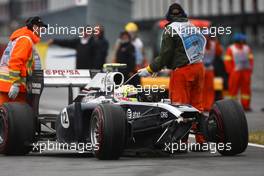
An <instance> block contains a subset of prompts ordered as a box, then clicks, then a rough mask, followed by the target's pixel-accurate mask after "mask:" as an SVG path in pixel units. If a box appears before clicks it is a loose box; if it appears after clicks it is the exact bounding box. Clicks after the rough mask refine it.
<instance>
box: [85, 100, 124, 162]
mask: <svg viewBox="0 0 264 176" xmlns="http://www.w3.org/2000/svg"><path fill="white" fill-rule="evenodd" d="M126 128H127V118H126V114H125V112H124V111H123V109H122V108H121V107H120V106H117V105H111V104H101V105H99V106H98V107H96V108H95V109H94V111H93V113H92V116H91V122H90V135H91V142H92V145H93V146H94V147H93V148H94V154H95V157H96V158H98V159H101V160H116V159H119V157H120V156H121V154H122V152H123V150H124V148H125V144H126Z"/></svg>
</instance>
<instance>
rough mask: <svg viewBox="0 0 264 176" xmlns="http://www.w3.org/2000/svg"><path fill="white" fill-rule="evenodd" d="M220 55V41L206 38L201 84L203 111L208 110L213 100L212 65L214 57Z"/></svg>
mask: <svg viewBox="0 0 264 176" xmlns="http://www.w3.org/2000/svg"><path fill="white" fill-rule="evenodd" d="M221 55H222V47H221V45H220V43H219V42H218V41H216V40H213V39H210V38H209V39H207V43H206V47H205V55H204V59H203V63H204V66H205V77H204V86H203V107H204V111H210V109H211V107H212V105H213V103H214V100H215V90H214V77H215V76H214V66H213V62H214V59H215V58H216V57H219V56H221Z"/></svg>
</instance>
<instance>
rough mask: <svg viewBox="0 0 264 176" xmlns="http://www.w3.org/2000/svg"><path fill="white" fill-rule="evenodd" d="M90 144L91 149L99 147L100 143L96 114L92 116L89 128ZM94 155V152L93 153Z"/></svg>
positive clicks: (99, 128) (99, 129) (98, 123)
mask: <svg viewBox="0 0 264 176" xmlns="http://www.w3.org/2000/svg"><path fill="white" fill-rule="evenodd" d="M90 135H91V142H92V146H93V148H95V146H98V145H100V142H101V126H100V119H99V115H98V114H94V115H93V116H92V121H91V127H90ZM93 152H94V153H95V151H93Z"/></svg>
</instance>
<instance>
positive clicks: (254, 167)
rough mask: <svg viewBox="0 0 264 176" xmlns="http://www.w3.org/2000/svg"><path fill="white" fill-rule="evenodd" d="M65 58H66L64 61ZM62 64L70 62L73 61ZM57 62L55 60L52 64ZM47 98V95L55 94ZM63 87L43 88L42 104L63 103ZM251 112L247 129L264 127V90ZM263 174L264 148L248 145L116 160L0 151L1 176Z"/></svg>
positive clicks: (256, 94)
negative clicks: (238, 150)
mask: <svg viewBox="0 0 264 176" xmlns="http://www.w3.org/2000/svg"><path fill="white" fill-rule="evenodd" d="M67 62H68V61H67ZM67 62H66V63H65V64H68V65H69V64H72V63H69V62H68V63H67ZM55 65H56V64H55ZM53 68H54V67H53ZM54 97H56V99H53V100H52V101H50V98H54ZM66 101H67V97H66V90H58V89H56V90H55V89H49V90H46V91H45V92H44V95H43V99H42V100H41V107H42V108H43V109H44V111H47V109H48V110H49V111H51V112H53V111H57V110H58V109H61V108H62V107H63V106H64V105H66ZM252 107H254V108H253V110H254V112H252V113H248V114H247V119H248V124H249V130H250V131H254V130H260V129H262V130H263V129H264V113H262V112H261V111H260V108H261V107H264V92H258V91H254V92H253V102H252ZM53 175H54V176H68V175H69V176H82V175H83V176H84V175H85V176H105V175H107V176H125V175H131V176H132V175H133V176H155V175H159V176H172V175H173V176H183V175H184V176H189V175H190V176H209V175H214V176H217V175H221V176H222V175H223V176H233V175H234V176H249V175H250V176H251V175H252V176H253V175H254V176H255V175H256V176H263V175H264V148H257V147H248V149H247V150H246V152H244V153H243V154H241V155H238V156H234V157H222V156H220V155H219V154H218V153H216V154H210V153H195V152H189V153H187V154H177V155H173V156H168V155H157V154H155V155H153V154H150V155H149V156H148V155H147V156H135V155H133V154H130V155H129V156H125V157H121V159H120V160H118V161H98V160H97V159H95V158H93V157H91V156H90V154H76V153H69V152H49V153H43V154H39V153H33V154H30V155H27V156H3V155H0V176H53Z"/></svg>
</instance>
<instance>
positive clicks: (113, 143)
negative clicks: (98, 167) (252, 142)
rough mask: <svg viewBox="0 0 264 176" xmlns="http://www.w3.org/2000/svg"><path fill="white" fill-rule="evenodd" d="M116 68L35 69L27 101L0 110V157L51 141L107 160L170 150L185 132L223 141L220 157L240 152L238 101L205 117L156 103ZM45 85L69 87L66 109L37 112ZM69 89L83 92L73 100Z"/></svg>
mask: <svg viewBox="0 0 264 176" xmlns="http://www.w3.org/2000/svg"><path fill="white" fill-rule="evenodd" d="M120 67H124V65H122V64H108V65H106V68H108V69H106V70H107V71H105V72H98V71H93V70H39V71H35V72H34V73H33V74H32V76H30V77H29V78H28V80H27V92H28V97H29V99H30V101H29V102H30V103H29V104H22V103H5V104H3V105H2V106H1V107H0V153H2V154H6V155H23V154H27V153H29V152H30V151H32V144H33V143H34V142H37V141H45V140H47V139H52V140H56V141H57V142H59V143H90V144H91V146H92V152H93V154H94V155H95V157H96V158H98V159H110V160H111V159H118V158H119V157H120V156H122V153H123V151H124V150H126V149H132V150H133V149H138V148H150V149H158V150H161V151H164V152H168V151H165V145H167V144H168V143H179V142H180V141H181V140H182V139H183V138H184V137H186V136H187V135H188V134H189V133H192V134H203V135H204V136H205V137H206V140H207V142H208V143H209V142H211V143H216V144H220V143H222V144H223V147H222V148H217V150H218V152H219V153H221V154H222V155H236V154H240V153H242V152H244V151H245V149H246V148H247V145H248V127H247V121H246V118H245V114H244V112H243V109H242V108H241V106H240V105H239V104H238V103H237V102H236V101H233V100H221V101H217V102H216V103H215V104H214V105H213V107H212V109H211V111H210V114H209V115H208V116H206V115H204V114H203V113H202V112H200V111H199V110H197V109H196V108H194V107H192V106H190V105H185V104H173V103H171V102H170V101H169V100H164V99H158V98H157V97H158V95H157V93H155V92H148V93H146V91H145V90H144V89H141V91H140V90H139V89H138V88H135V87H133V86H130V85H126V83H125V82H124V76H123V74H122V73H120V72H116V71H115V70H116V69H118V68H120ZM111 69H112V71H109V70H111ZM45 87H68V88H69V105H68V106H67V107H65V108H64V109H63V110H61V112H60V114H40V113H39V100H40V97H41V94H42V91H43V88H45ZM73 87H80V88H81V92H80V93H79V94H78V96H77V97H76V98H75V99H74V100H73V99H72V88H73ZM153 95H155V96H156V98H152V96H153ZM49 101H50V100H49ZM49 124H50V125H49ZM194 125H195V126H196V128H193V127H192V126H194ZM43 127H46V129H47V128H48V129H50V130H43Z"/></svg>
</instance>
